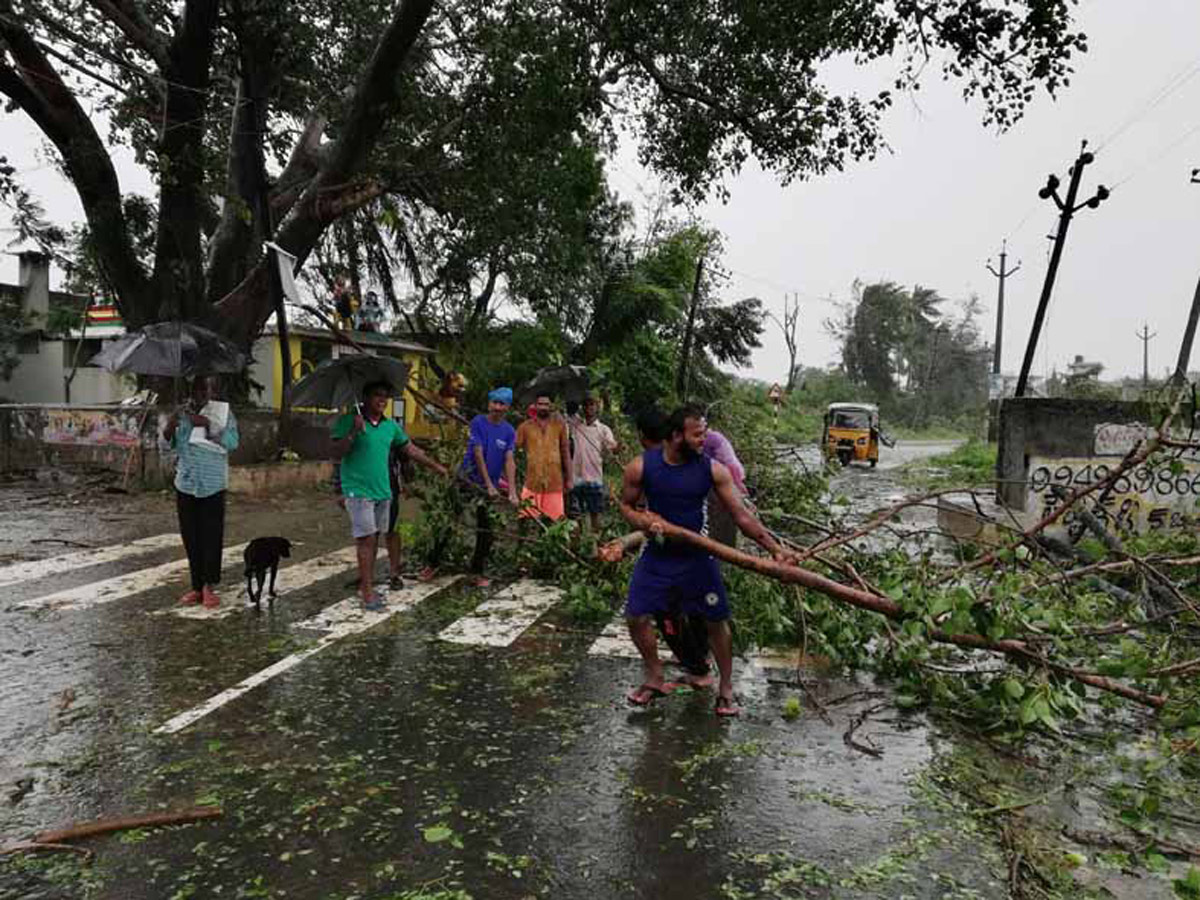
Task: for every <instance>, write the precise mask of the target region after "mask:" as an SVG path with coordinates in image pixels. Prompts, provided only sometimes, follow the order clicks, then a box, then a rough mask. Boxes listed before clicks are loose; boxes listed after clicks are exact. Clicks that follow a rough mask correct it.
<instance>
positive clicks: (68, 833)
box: [33, 806, 225, 844]
mask: <svg viewBox="0 0 1200 900" xmlns="http://www.w3.org/2000/svg"><path fill="white" fill-rule="evenodd" d="M224 814H225V812H224V810H222V809H221V808H220V807H218V806H194V807H191V808H189V809H181V810H177V811H175V812H165V813H148V814H146V815H142V816H124V817H122V818H119V819H100V820H99V821H96V822H83V823H80V824H78V825H68V826H67V827H66V828H59V829H56V830H54V831H43V832H42V833H41V834H38V835H35V836H34V838H33V843H36V844H63V843H66V842H67V841H78V840H82V839H83V838H89V837H95V836H97V835H100V834H111V833H112V832H114V831H129V830H131V829H133V828H159V827H162V826H164V825H190V824H191V823H193V822H203V821H204V820H206V819H219V818H220V817H221V816H223V815H224Z"/></svg>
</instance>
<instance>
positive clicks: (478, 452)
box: [471, 444, 496, 497]
mask: <svg viewBox="0 0 1200 900" xmlns="http://www.w3.org/2000/svg"><path fill="white" fill-rule="evenodd" d="M471 456H472V457H473V458H474V459H475V471H476V472H478V473H479V477H480V478H482V479H483V486H484V487H485V488H487V492H488V495H489V496H493V497H494V496H495V495H496V486H495V485H494V484H492V476H491V475H489V474H488V470H487V461H486V460H484V458H483V448H482V447H480V446H479V445H478V444H476V445H475V446H474V447H473V448H472V450H471Z"/></svg>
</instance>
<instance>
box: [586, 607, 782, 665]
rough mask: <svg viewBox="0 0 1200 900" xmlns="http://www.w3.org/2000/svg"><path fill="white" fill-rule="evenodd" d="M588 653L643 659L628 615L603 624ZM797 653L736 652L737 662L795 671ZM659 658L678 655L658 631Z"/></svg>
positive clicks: (779, 651) (777, 651)
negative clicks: (631, 629)
mask: <svg viewBox="0 0 1200 900" xmlns="http://www.w3.org/2000/svg"><path fill="white" fill-rule="evenodd" d="M588 655H589V656H607V657H611V658H613V659H639V660H640V659H641V658H642V657H641V654H640V653H638V649H637V647H635V646H634V645H633V638H631V637H630V636H629V627H628V626H627V625H626V624H625V619H624V618H620V619H613V620H612V621H611V622H609V623H608V624H607V625H605V626H604V630H603V631H601V632H600V636H599V637H598V638H596V640H594V641H593V642H592V646H591V647H589V648H588ZM796 655H797V652H796V651H795V650H752V651H749V652H747V653H743V654H740V655H735V657H734V662H735V666H736V665H737V664H741V665H746V666H749V667H750V669H751V670H752V671H758V672H765V671H768V670H769V671H772V672H775V671H792V672H794V671H795V670H796ZM658 658H659V659H661V660H663V661H664V662H668V661H670V660H673V659H674V658H675V656H674V654H673V653H671V648H670V647H668V646H667V644H666V642H665V641H664V640H663V639H662V636H661V635H659V638H658Z"/></svg>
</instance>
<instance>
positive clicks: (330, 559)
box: [151, 547, 358, 619]
mask: <svg viewBox="0 0 1200 900" xmlns="http://www.w3.org/2000/svg"><path fill="white" fill-rule="evenodd" d="M356 554H357V550H356V549H355V548H354V547H345V548H343V549H341V550H337V551H335V552H333V553H326V554H325V555H324V556H317V557H314V558H312V559H306V560H305V561H304V562H300V563H296V564H295V565H292V566H288V565H285V566H283V567H282V568H281V569H280V570H279V575H278V577H277V578H276V579H275V593H276V599H278V598H279V597H283V596H286V595H287V594H290V593H292V592H293V591H299V590H303V589H304V588H306V587H308V586H309V585H312V584H315V583H316V582H318V581H321V580H322V579H324V578H330V577H332V576H334V575H337V574H339V573H341V572H344V571H345V570H346V569H347V568H348V567H349V566H352V565H354V564H355V563H356V561H357V559H358V557H357V555H356ZM238 571H239V572H242V571H243V570H242V568H241V567H239V568H238ZM267 579H268V580H267V581H264V582H263V591H262V597H261V598H260V602H261V604H262V608H263V609H269V608H270V600H269V598H268V597H267V588H268V587H269V586H270V576H269V575H268V576H267ZM226 580H227V581H229V582H232V579H226ZM245 589H246V580H245V576H243V577H242V580H241V582H240V588H239V590H241V591H244V590H245ZM253 608H254V604H253V603H251V602H250V598H249V597H244V598H243V597H240V596H238V595H237V594H235V593H234V591H233V590H232V587H231V589H230V590H229V591H228V592H227V593H226V594H225V595H223V596H222V597H221V605H220V606H218V607H217V608H216V609H208V608H206V607H204V606H173V607H170V608H169V609H156V610H154V611H153V612H152V613H151V615H154V616H178V617H179V618H181V619H223V618H225V617H226V616H232V615H234V614H235V613H240V612H244V611H245V610H247V609H253Z"/></svg>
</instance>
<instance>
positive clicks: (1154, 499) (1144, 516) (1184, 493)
mask: <svg viewBox="0 0 1200 900" xmlns="http://www.w3.org/2000/svg"><path fill="white" fill-rule="evenodd" d="M1118 468H1119V464H1118V463H1115V462H1113V463H1105V462H1100V461H1098V460H1096V459H1038V458H1036V457H1035V458H1033V459H1031V460H1030V462H1029V480H1028V485H1029V501H1028V502H1027V503H1026V507H1025V508H1026V512H1027V513H1032V514H1034V515H1036V516H1037V517H1039V518H1040V517H1044V516H1046V515H1049V514H1050V513H1051V512H1053V511H1054V509H1056V508H1057V507H1058V505H1059V504H1060V503H1061V502H1062V500H1063V497H1062V496H1060V494H1061V493H1070V492H1073V491H1077V490H1080V489H1082V488H1088V487H1091V486H1092V485H1094V484H1097V483H1099V482H1102V481H1104V480H1106V479H1107V478H1108V477H1109V476H1110V475H1112V473H1113V472H1115V471H1116V470H1117V469H1118ZM1094 496H1098V495H1094ZM1095 512H1096V514H1097V515H1098V517H1099V518H1101V519H1102V520H1108V521H1109V522H1112V523H1114V524H1116V525H1117V526H1118V528H1119V530H1121V531H1125V532H1132V533H1137V534H1141V533H1145V532H1147V531H1158V530H1160V529H1163V528H1167V529H1172V528H1183V527H1187V526H1189V525H1194V524H1195V522H1196V519H1197V514H1198V513H1200V461H1197V460H1194V459H1185V460H1180V461H1178V462H1176V463H1175V464H1173V465H1172V464H1169V463H1163V464H1159V465H1156V466H1135V467H1134V468H1132V469H1129V470H1127V471H1125V472H1122V473H1121V474H1120V475H1119V476H1118V477H1117V478H1116V479H1115V480H1114V481H1113V482H1112V485H1111V487H1110V488H1109V489H1108V490H1107V491H1106V492H1105V493H1104V497H1103V500H1102V502H1101V503H1100V505H1099V506H1098V507H1097V508H1096V509H1095ZM1066 518H1067V520H1072V519H1073V518H1074V517H1073V516H1072V515H1071V514H1070V513H1068V515H1067V517H1066Z"/></svg>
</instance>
